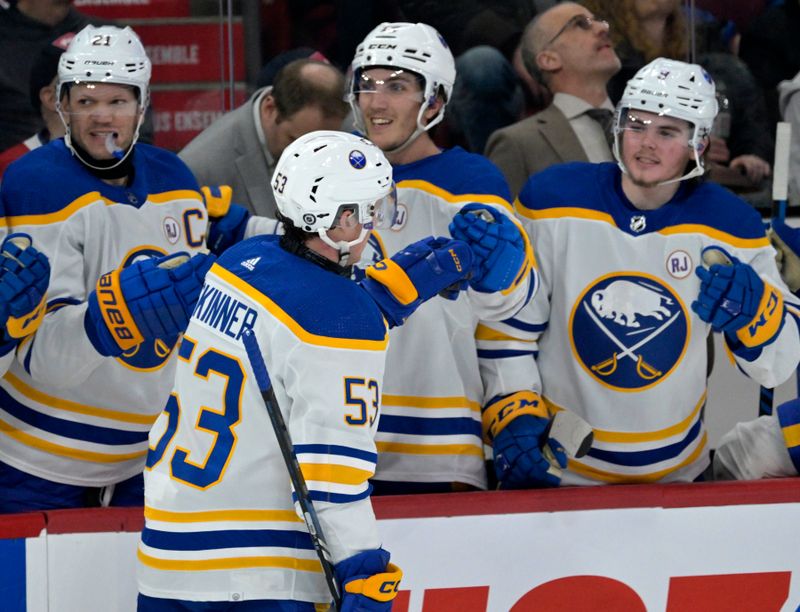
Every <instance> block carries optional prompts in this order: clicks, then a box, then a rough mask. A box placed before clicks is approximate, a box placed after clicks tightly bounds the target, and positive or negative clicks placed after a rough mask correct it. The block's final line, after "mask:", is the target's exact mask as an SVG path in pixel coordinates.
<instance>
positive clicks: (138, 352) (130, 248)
mask: <svg viewBox="0 0 800 612" xmlns="http://www.w3.org/2000/svg"><path fill="white" fill-rule="evenodd" d="M133 165H134V169H135V175H134V180H133V183H132V184H131V185H130V186H129V187H117V186H111V185H108V184H107V183H104V182H103V181H101V180H99V179H97V178H95V177H94V176H93V175H91V174H89V172H88V171H87V170H86V169H85V168H84V167H83V166H82V165H81V164H80V163H79V162H78V161H77V160H76V159H75V158H74V157H73V156H72V155H71V154H70V152H69V150H68V149H67V148H66V146H65V145H64V141H63V140H57V141H54V142H51V143H50V144H48V145H46V146H43V147H40V148H38V149H36V150H34V151H31V152H30V153H29V154H28V155H26V156H25V157H23V158H22V159H20V160H18V161H17V162H15V163H13V164H12V165H11V166H9V168H8V170H7V171H6V173H5V175H4V177H3V183H2V188H1V189H0V197H2V204H3V209H4V212H5V215H6V216H5V219H4V222H5V225H6V227H5V231H8V232H11V231H16V232H25V233H27V234H30V235H31V236H32V238H33V244H34V245H35V246H36V248H37V249H38V250H40V251H42V252H43V253H45V254H46V255H47V257H48V258H49V260H50V266H51V275H50V287H49V289H48V292H47V300H48V314H47V315H46V316H45V317H44V320H43V321H42V324H41V326H40V327H39V329H38V331H37V332H36V334H35V335H34V336H33V337H32V338H29V339H26V340H25V341H24V342H23V343H22V345H21V346H20V348H19V349H18V356H17V360H16V361H15V362H14V363H13V364H12V365H11V368H10V370H9V371H8V373H7V374H6V375H5V377H4V378H3V379H2V381H0V460H2V461H4V462H6V463H8V464H10V465H12V466H13V467H15V468H17V469H20V470H22V471H24V472H27V473H30V474H33V475H35V476H38V477H41V478H46V479H48V480H53V481H56V482H61V483H66V484H71V485H78V486H95V487H98V486H104V485H108V484H111V483H115V482H120V481H122V480H125V479H127V478H130V477H131V476H134V475H135V474H137V473H139V472H141V470H142V467H143V465H144V460H145V454H146V452H147V433H148V431H149V430H150V427H151V426H152V424H153V421H154V420H155V419H156V417H157V415H158V413H159V412H160V411H161V410H162V409H163V407H164V403H165V401H166V399H167V397H168V396H169V390H170V388H171V386H172V380H173V376H174V362H175V359H174V357H173V353H174V350H173V349H174V346H175V344H176V342H177V338H175V339H173V340H172V341H170V342H162V341H156V342H147V343H142V344H140V345H139V346H137V347H135V348H133V349H131V350H130V351H128V352H127V353H125V354H123V355H122V356H120V357H119V358H110V357H104V356H102V355H100V354H99V353H98V352H97V351H96V350H95V349H94V347H93V346H92V344H91V343H90V341H89V339H88V338H87V336H86V333H85V330H84V315H85V312H86V308H87V303H86V300H87V298H88V296H89V293H91V291H92V290H94V288H95V284H96V282H97V279H98V278H99V277H100V276H101V275H102V274H104V273H106V272H108V271H110V270H113V269H115V268H119V267H121V266H125V265H128V264H130V263H131V262H133V261H134V260H136V259H139V258H144V257H155V256H161V255H164V254H167V253H174V252H178V251H187V252H189V253H195V252H198V251H199V250H200V249H202V248H203V247H204V236H205V232H206V226H207V216H206V211H205V206H204V204H203V201H202V199H201V196H200V194H199V192H198V188H197V183H196V181H195V180H194V177H193V176H192V175H191V173H190V172H189V170H188V168H186V166H185V165H184V164H183V162H181V161H180V160H179V159H178V158H177V157H176V156H175V155H173V154H172V153H169V152H167V151H162V150H160V149H157V148H155V147H149V146H147V145H142V144H139V145H136V151H135V155H134V161H133Z"/></svg>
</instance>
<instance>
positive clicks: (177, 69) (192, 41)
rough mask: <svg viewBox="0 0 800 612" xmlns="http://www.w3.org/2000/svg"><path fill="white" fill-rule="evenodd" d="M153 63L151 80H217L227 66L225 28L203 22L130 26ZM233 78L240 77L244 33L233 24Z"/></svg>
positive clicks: (169, 81)
mask: <svg viewBox="0 0 800 612" xmlns="http://www.w3.org/2000/svg"><path fill="white" fill-rule="evenodd" d="M133 27H134V29H135V30H136V33H137V34H139V37H140V38H141V39H142V42H143V43H144V46H145V48H146V49H147V55H148V56H149V57H150V61H151V62H152V63H153V78H152V82H153V83H190V82H194V83H198V82H201V83H202V82H219V81H220V78H221V76H222V75H224V78H225V80H227V79H228V78H229V76H230V74H229V70H228V62H229V54H228V44H227V42H228V30H227V27H222V28H220V24H219V23H217V22H215V21H211V22H206V23H194V22H193V23H152V24H150V23H146V24H145V23H140V24H136V25H134V26H133ZM232 27H233V32H232V33H233V59H234V65H233V78H234V80H235V81H243V80H244V78H245V66H244V34H243V31H242V23H241V21H239V22H236V23H234V24H233V26H232Z"/></svg>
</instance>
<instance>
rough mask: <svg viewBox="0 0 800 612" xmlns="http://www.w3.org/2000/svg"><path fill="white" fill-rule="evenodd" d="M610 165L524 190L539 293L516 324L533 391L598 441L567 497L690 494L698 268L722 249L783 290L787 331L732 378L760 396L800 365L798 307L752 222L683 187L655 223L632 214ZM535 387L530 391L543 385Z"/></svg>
mask: <svg viewBox="0 0 800 612" xmlns="http://www.w3.org/2000/svg"><path fill="white" fill-rule="evenodd" d="M620 176H621V172H620V170H619V169H618V168H617V166H616V165H615V164H610V163H607V164H595V165H592V164H583V163H573V164H563V165H559V166H554V167H552V168H549V169H547V170H545V171H543V172H541V173H539V174H537V175H534V176H533V177H531V178H530V179H529V181H528V183H527V184H526V186H525V188H524V189H523V191H522V192H521V193H520V196H519V201H518V202H517V212H518V214H519V216H520V217H521V218H522V219H523V224H524V225H525V226H526V228H527V229H528V231H529V233H530V237H531V241H532V243H533V245H534V249H535V252H536V257H537V262H538V265H539V270H540V274H541V289H540V291H539V293H538V294H537V295H536V297H534V299H533V300H532V301H531V303H530V304H529V305H528V307H527V308H526V311H525V313H524V318H525V319H526V320H527V322H528V324H529V329H530V330H531V331H532V335H533V336H534V337H538V356H537V359H536V362H537V364H538V369H539V375H540V377H541V392H542V395H543V397H544V399H545V400H546V402H547V403H548V405H549V407H550V408H551V409H554V410H558V409H567V410H571V411H574V412H575V413H577V414H579V415H580V416H582V417H583V418H585V419H586V420H587V421H588V422H589V424H590V425H591V426H592V427H593V428H594V446H593V448H592V450H591V451H590V452H589V454H588V455H587V456H585V457H584V458H582V459H578V460H570V464H569V470H568V471H567V472H565V475H564V478H563V481H562V482H563V483H564V484H598V483H623V482H654V481H659V482H671V481H683V482H686V481H691V480H694V479H696V478H697V477H699V476H700V475H701V473H702V472H703V470H704V469H705V468H706V467H707V465H708V440H707V434H706V430H705V426H704V423H703V409H704V406H705V402H706V386H707V384H706V383H707V381H706V368H707V358H708V356H707V344H706V339H707V336H708V334H709V332H710V326H709V325H708V324H706V323H704V322H703V321H702V320H701V319H700V318H699V317H698V316H697V315H696V314H695V313H694V311H693V310H692V309H691V307H690V305H691V303H692V302H693V301H694V300H695V299H696V298H697V296H698V293H699V290H700V279H699V278H698V277H697V276H696V274H695V268H696V267H697V266H699V265H702V264H701V259H700V257H701V252H702V250H703V249H704V248H705V247H707V246H712V245H717V246H721V247H723V248H724V249H725V250H727V251H728V252H729V253H730V254H732V255H733V256H735V257H737V258H739V259H740V260H741V261H743V262H746V263H749V264H750V265H752V266H753V267H754V268H755V270H756V271H757V272H758V273H759V274H760V275H761V277H762V278H764V280H765V281H766V282H768V283H770V284H772V285H773V286H774V287H777V288H778V289H779V290H780V291H781V292H782V294H783V296H784V300H785V302H786V304H787V314H786V316H785V322H784V324H783V327H782V329H781V331H780V333H779V335H778V337H777V339H776V340H775V341H774V342H772V343H771V344H769V345H767V346H765V347H764V348H763V349H761V350H760V351H748V350H737V351H736V353H737V354H735V355H734V357H735V359H736V362H737V364H738V365H739V367H740V368H741V369H742V370H743V371H744V372H745V373H747V374H748V375H749V376H751V377H752V378H754V379H756V380H758V381H759V382H761V383H762V384H764V385H768V386H773V385H776V384H778V383H780V382H782V381H783V380H785V379H786V378H788V376H789V375H790V373H791V372H793V371H794V369H795V366H796V364H797V361H798V357H800V342H799V341H798V328H797V323H796V314H797V312H798V311H797V309H796V307H795V308H794V309H793V308H792V306H790V304H792V303H794V304H796V300H794V298H793V296H792V295H791V293H789V290H788V289H787V288H786V287H785V286H784V284H783V282H782V281H781V280H780V276H779V274H778V270H777V268H776V266H775V260H774V250H773V249H772V247H771V246H770V245H769V241H768V239H767V237H766V235H765V233H764V229H763V225H762V223H761V219H760V218H759V215H758V214H757V213H756V212H755V211H754V210H753V209H752V208H751V207H749V206H748V205H747V204H746V203H745V202H743V201H742V200H740V199H739V198H736V197H735V196H733V195H732V194H731V193H730V192H728V191H726V190H725V189H723V188H721V187H719V186H718V185H715V184H712V183H701V184H700V185H699V186H697V187H696V188H694V189H692V188H691V187H688V186H687V185H682V186H681V187H680V189H679V190H678V192H677V193H676V195H675V196H674V197H673V199H672V200H671V201H670V202H667V203H666V204H664V205H663V206H662V207H661V208H659V209H657V210H650V211H643V210H638V209H636V208H634V207H633V206H632V205H631V204H630V203H629V202H628V200H627V198H625V196H624V194H623V192H622V188H621V182H620ZM537 382H538V381H537Z"/></svg>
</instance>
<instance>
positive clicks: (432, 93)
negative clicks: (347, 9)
mask: <svg viewBox="0 0 800 612" xmlns="http://www.w3.org/2000/svg"><path fill="white" fill-rule="evenodd" d="M377 67H385V68H400V69H403V70H408V71H410V72H413V73H416V74H418V75H420V76H421V77H422V79H423V81H424V88H423V95H424V99H423V103H422V106H421V107H420V109H419V114H418V115H417V131H416V132H415V133H414V135H413V136H412V138H410V139H409V140H408V141H407V142H410V141H411V140H413V139H414V138H416V136H418V135H419V134H420V133H422V132H423V131H426V130H428V129H430V128H432V127H433V126H434V125H436V124H437V123H439V122H440V121H441V120H442V119H444V107H445V105H446V104H447V102H448V101H449V100H450V97H451V95H452V93H453V84H454V83H455V80H456V62H455V60H454V59H453V53H452V52H451V51H450V47H448V46H447V43H446V42H445V40H444V38H443V37H442V35H441V34H439V32H437V31H436V29H435V28H433V27H431V26H429V25H427V24H425V23H405V22H396V23H390V22H384V23H382V24H380V25H379V26H377V27H376V28H375V29H374V30H372V32H370V33H369V34H367V36H366V38H364V40H363V41H362V42H361V44H359V45H358V47H356V54H355V56H354V57H353V62H352V64H351V68H352V75H351V77H350V83H349V85H348V88H347V101H348V102H350V107H351V108H352V109H353V114H354V115H355V119H356V124H357V125H358V127H359V128H360V129H361V130H362V131H363V130H364V127H365V126H364V119H363V116H362V115H361V110H360V109H359V108H358V100H357V99H356V95H355V90H354V88H355V86H356V85H357V83H358V79H359V78H360V74H361V72H362V71H363V70H365V69H368V68H377ZM440 91H442V92H443V93H444V101H445V104H443V105H442V108H441V109H440V110H439V113H438V114H437V115H436V116H435V117H433V118H432V119H431V120H430V121H429V122H428V123H427V124H423V123H422V116H423V114H424V112H425V111H426V110H427V108H428V107H429V106H430V105H432V104H434V103H435V101H436V97H437V95H438V94H439V92H440Z"/></svg>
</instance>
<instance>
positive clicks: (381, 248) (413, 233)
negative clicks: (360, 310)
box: [362, 148, 536, 489]
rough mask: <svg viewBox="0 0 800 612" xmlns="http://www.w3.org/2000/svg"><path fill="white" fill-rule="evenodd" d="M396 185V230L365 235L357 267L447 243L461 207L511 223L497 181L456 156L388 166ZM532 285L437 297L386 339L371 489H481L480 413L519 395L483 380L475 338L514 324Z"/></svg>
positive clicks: (472, 159)
mask: <svg viewBox="0 0 800 612" xmlns="http://www.w3.org/2000/svg"><path fill="white" fill-rule="evenodd" d="M394 179H395V182H396V184H397V194H398V208H399V211H398V212H399V217H398V222H397V223H396V224H395V226H394V227H393V228H392V229H391V230H382V231H376V232H373V234H372V237H371V238H370V246H369V247H368V248H367V249H366V250H365V252H364V255H363V256H362V265H367V264H370V263H374V262H376V261H378V260H380V259H382V258H384V257H391V256H392V255H393V254H395V253H396V252H397V251H399V250H400V249H401V248H402V247H404V246H406V245H407V244H410V243H412V242H415V241H417V240H420V239H422V238H425V237H426V236H430V235H433V236H446V237H449V236H450V232H449V230H448V225H449V224H450V222H451V220H452V219H453V217H454V216H455V215H456V214H457V213H458V211H459V210H460V209H461V207H462V206H464V205H466V204H469V203H472V202H478V203H483V204H489V205H491V206H493V207H494V208H496V209H498V210H503V211H505V212H508V213H509V214H511V212H510V210H511V209H510V205H509V203H508V199H509V197H510V195H509V192H508V186H507V185H506V183H505V179H503V177H502V174H500V171H499V170H498V169H497V168H496V167H495V166H494V165H493V164H492V163H491V162H490V161H489V160H487V159H486V158H484V157H482V156H480V155H475V154H472V153H467V152H465V151H464V150H463V149H460V148H454V149H449V150H446V151H443V152H441V153H439V154H437V155H433V156H430V157H427V158H425V159H422V160H420V161H417V162H413V163H410V164H407V165H400V166H395V167H394ZM535 285H536V276H535V272H534V273H530V274H526V275H525V276H524V277H523V278H521V279H520V282H519V283H518V284H517V285H515V286H514V287H513V289H512V290H510V291H508V292H505V293H499V292H498V293H492V294H487V293H478V292H476V291H473V290H472V289H470V290H468V291H467V292H466V293H461V294H460V295H459V297H458V299H457V300H455V301H451V300H446V299H444V298H442V297H438V296H437V297H434V298H433V299H431V300H430V301H428V302H427V303H425V304H423V305H422V306H420V307H419V309H418V310H417V311H416V312H414V314H413V315H411V317H409V319H408V321H406V322H405V323H404V324H403V326H402V327H398V328H394V329H392V330H391V332H390V337H391V343H390V346H389V351H388V354H387V358H386V381H385V383H384V393H383V413H382V418H381V424H380V427H379V430H378V435H377V437H376V441H377V447H378V452H379V458H378V470H377V473H376V479H378V480H382V481H392V482H423V483H426V482H427V483H465V484H468V485H471V486H473V487H478V488H481V489H485V488H486V470H485V463H484V449H483V441H482V433H481V408H482V406H483V405H484V403H485V402H486V401H487V400H488V399H489V398H491V397H492V396H493V395H495V394H496V393H511V392H515V391H519V390H520V389H519V388H509V389H503V388H502V384H497V383H495V382H487V381H484V380H482V372H481V366H480V363H479V355H478V347H477V344H476V333H477V334H480V333H481V330H483V329H485V327H484V326H483V324H482V323H481V321H482V320H501V319H506V318H508V317H511V316H513V315H514V314H515V313H516V312H517V311H518V310H519V309H520V308H521V307H522V305H523V304H524V303H525V302H526V301H527V300H528V299H529V297H530V294H531V293H532V292H533V290H534V288H535ZM528 380H530V377H528ZM489 389H492V391H489Z"/></svg>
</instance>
